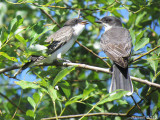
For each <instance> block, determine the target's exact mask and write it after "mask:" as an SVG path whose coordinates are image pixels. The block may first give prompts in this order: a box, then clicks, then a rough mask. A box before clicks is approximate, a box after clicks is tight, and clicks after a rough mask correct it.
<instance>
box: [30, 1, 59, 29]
mask: <svg viewBox="0 0 160 120" xmlns="http://www.w3.org/2000/svg"><path fill="white" fill-rule="evenodd" d="M33 5H35V6H38V4H36V3H33ZM39 9H40V10H41V12H42V13H44V14H45V15H46V16H48V17H49V18H50V19H51V20H52V22H53V23H55V24H56V25H57V26H58V27H59V28H61V26H60V25H59V24H58V23H57V22H56V21H55V20H54V19H53V18H52V16H51V15H50V14H48V13H47V12H46V11H44V10H43V9H41V8H39Z"/></svg>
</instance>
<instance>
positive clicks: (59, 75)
mask: <svg viewBox="0 0 160 120" xmlns="http://www.w3.org/2000/svg"><path fill="white" fill-rule="evenodd" d="M75 68H76V66H70V67H67V68H65V69H63V70H62V71H60V72H59V73H58V74H57V76H56V77H55V79H54V80H53V86H55V85H57V83H58V82H60V81H61V80H62V78H64V77H65V76H66V75H67V74H69V73H70V72H72V71H73V70H75Z"/></svg>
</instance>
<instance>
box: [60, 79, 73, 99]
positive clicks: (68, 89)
mask: <svg viewBox="0 0 160 120" xmlns="http://www.w3.org/2000/svg"><path fill="white" fill-rule="evenodd" d="M59 86H60V87H61V88H62V90H63V92H64V94H65V95H66V97H67V98H69V97H70V95H71V87H70V84H69V83H68V82H67V81H63V83H60V84H59Z"/></svg>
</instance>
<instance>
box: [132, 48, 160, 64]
mask: <svg viewBox="0 0 160 120" xmlns="http://www.w3.org/2000/svg"><path fill="white" fill-rule="evenodd" d="M158 48H160V45H159V46H157V47H155V48H153V49H152V50H150V51H148V52H146V53H144V54H142V55H140V56H139V57H137V58H135V59H134V60H133V61H131V62H134V61H136V60H138V59H140V58H141V57H143V56H145V55H148V54H150V53H151V52H153V51H155V50H157V49H158Z"/></svg>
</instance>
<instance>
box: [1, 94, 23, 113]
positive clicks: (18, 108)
mask: <svg viewBox="0 0 160 120" xmlns="http://www.w3.org/2000/svg"><path fill="white" fill-rule="evenodd" d="M0 95H1V96H2V97H4V98H5V99H7V100H8V101H9V102H10V103H11V104H12V105H13V106H15V107H16V108H18V109H19V110H20V111H21V112H22V113H25V112H24V111H23V110H22V109H21V108H20V107H19V106H18V105H16V104H15V103H14V102H13V101H12V100H10V99H9V98H8V97H7V96H5V95H4V94H2V93H0Z"/></svg>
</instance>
